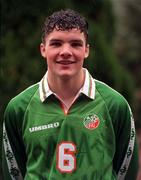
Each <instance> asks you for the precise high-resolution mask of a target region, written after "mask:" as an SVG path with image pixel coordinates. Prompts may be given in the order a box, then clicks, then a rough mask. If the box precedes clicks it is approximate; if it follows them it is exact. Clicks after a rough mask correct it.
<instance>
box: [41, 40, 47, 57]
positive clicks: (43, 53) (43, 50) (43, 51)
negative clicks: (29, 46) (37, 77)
mask: <svg viewBox="0 0 141 180" xmlns="http://www.w3.org/2000/svg"><path fill="white" fill-rule="evenodd" d="M40 52H41V55H42V56H43V57H44V58H45V57H46V50H45V44H44V43H41V44H40Z"/></svg>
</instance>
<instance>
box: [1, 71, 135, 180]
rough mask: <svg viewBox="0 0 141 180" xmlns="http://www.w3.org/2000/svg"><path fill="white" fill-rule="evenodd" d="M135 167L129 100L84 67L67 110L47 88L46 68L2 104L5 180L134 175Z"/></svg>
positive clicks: (112, 179) (129, 179) (129, 178)
mask: <svg viewBox="0 0 141 180" xmlns="http://www.w3.org/2000/svg"><path fill="white" fill-rule="evenodd" d="M137 169H138V156H137V147H136V139H135V127H134V120H133V116H132V113H131V110H130V107H129V105H128V103H127V102H126V100H125V99H124V98H123V96H121V95H120V94H119V93H118V92H116V91H115V90H113V89H112V88H110V87H109V86H108V85H106V84H104V83H102V82H100V81H97V80H95V79H93V78H92V77H91V76H90V74H89V73H88V71H87V70H86V76H85V83H84V86H83V87H82V89H81V90H80V92H79V96H78V98H77V99H76V100H75V102H74V103H73V104H72V106H71V108H70V109H69V111H68V112H67V113H64V111H63V108H62V106H61V102H60V100H59V99H58V98H57V97H56V95H55V94H54V93H53V92H51V90H50V89H49V87H48V84H47V74H46V75H45V76H44V77H43V79H42V80H41V82H40V83H37V84H35V85H33V86H31V87H30V88H28V89H26V90H25V91H24V92H22V93H20V94H19V95H18V96H16V97H15V98H13V99H12V100H11V101H10V103H9V104H8V106H7V108H6V111H5V120H4V125H3V175H4V179H5V180H11V179H12V180H17V179H18V180H22V179H24V180H64V179H66V180H117V179H118V180H122V179H126V180H135V179H136V175H137Z"/></svg>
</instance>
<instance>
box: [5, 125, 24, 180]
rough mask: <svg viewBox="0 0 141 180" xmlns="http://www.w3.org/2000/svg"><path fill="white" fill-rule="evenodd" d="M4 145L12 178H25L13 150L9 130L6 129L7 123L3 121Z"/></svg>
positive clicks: (13, 179)
mask: <svg viewBox="0 0 141 180" xmlns="http://www.w3.org/2000/svg"><path fill="white" fill-rule="evenodd" d="M3 145H4V153H5V158H6V161H7V165H8V171H9V174H10V177H11V179H12V180H23V177H22V174H21V172H20V169H19V167H18V164H17V161H16V159H15V156H14V153H13V151H12V148H11V145H10V143H9V139H8V136H7V132H6V129H5V124H4V123H3Z"/></svg>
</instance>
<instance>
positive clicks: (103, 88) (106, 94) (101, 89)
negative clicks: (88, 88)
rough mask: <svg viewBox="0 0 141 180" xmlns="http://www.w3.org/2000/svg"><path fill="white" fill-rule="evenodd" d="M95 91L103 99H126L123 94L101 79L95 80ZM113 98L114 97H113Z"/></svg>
mask: <svg viewBox="0 0 141 180" xmlns="http://www.w3.org/2000/svg"><path fill="white" fill-rule="evenodd" d="M95 84H96V91H97V92H98V93H99V94H100V96H101V97H102V98H103V99H105V101H107V100H108V101H110V100H116V101H126V100H125V98H124V97H123V95H121V94H120V93H119V92H118V91H116V90H115V89H113V88H112V87H110V86H109V85H107V84H106V83H104V82H102V81H98V80H95ZM113 98H114V99H113Z"/></svg>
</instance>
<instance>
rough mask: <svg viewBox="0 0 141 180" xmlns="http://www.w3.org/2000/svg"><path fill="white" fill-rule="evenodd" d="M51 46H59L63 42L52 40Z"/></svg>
mask: <svg viewBox="0 0 141 180" xmlns="http://www.w3.org/2000/svg"><path fill="white" fill-rule="evenodd" d="M49 45H50V46H54V47H59V46H61V42H57V41H56V42H50V44H49Z"/></svg>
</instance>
